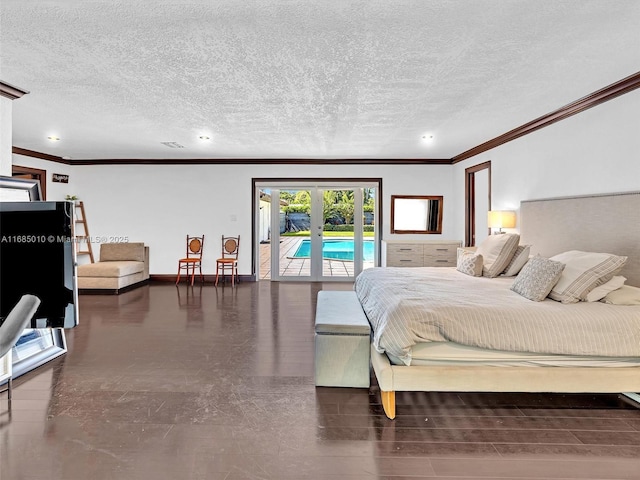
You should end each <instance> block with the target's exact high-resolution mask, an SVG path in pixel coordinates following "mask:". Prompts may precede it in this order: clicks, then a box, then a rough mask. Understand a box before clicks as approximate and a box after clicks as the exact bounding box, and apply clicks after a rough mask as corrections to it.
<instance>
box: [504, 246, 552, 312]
mask: <svg viewBox="0 0 640 480" xmlns="http://www.w3.org/2000/svg"><path fill="white" fill-rule="evenodd" d="M563 270H564V264H563V263H560V262H556V261H553V260H549V259H548V258H544V257H541V256H539V255H538V256H535V257H533V258H531V259H530V260H529V261H528V262H527V264H526V265H525V266H524V267H522V270H520V273H519V274H518V276H517V277H516V279H515V280H514V281H513V285H511V290H513V291H514V292H516V293H518V294H520V295H522V296H523V297H525V298H528V299H529V300H533V301H534V302H541V301H542V300H544V299H545V298H546V296H547V295H549V292H550V291H551V289H552V288H553V286H554V285H555V284H556V283H557V282H558V280H559V279H560V275H562V271H563Z"/></svg>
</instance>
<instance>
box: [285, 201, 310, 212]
mask: <svg viewBox="0 0 640 480" xmlns="http://www.w3.org/2000/svg"><path fill="white" fill-rule="evenodd" d="M282 211H283V212H285V213H309V212H310V211H311V205H309V204H304V203H294V204H291V205H287V206H286V207H282Z"/></svg>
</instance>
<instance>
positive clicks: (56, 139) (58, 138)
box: [47, 135, 60, 142]
mask: <svg viewBox="0 0 640 480" xmlns="http://www.w3.org/2000/svg"><path fill="white" fill-rule="evenodd" d="M47 138H48V139H49V140H51V141H52V142H57V141H58V140H60V137H56V136H55V135H49V136H48V137H47Z"/></svg>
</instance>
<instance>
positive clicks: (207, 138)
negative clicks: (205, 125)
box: [198, 135, 211, 140]
mask: <svg viewBox="0 0 640 480" xmlns="http://www.w3.org/2000/svg"><path fill="white" fill-rule="evenodd" d="M198 138H199V139H200V140H209V139H210V138H211V137H209V136H208V135H200V136H199V137H198Z"/></svg>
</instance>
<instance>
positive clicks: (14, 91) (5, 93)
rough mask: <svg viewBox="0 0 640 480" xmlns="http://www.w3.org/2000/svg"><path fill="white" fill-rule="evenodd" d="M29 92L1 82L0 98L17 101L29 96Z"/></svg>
mask: <svg viewBox="0 0 640 480" xmlns="http://www.w3.org/2000/svg"><path fill="white" fill-rule="evenodd" d="M28 93H29V91H28V90H24V89H22V88H19V87H16V86H14V85H10V84H8V83H5V82H3V81H2V80H0V96H1V97H7V98H9V99H11V100H15V99H16V98H20V97H22V96H23V95H26V94H28Z"/></svg>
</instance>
